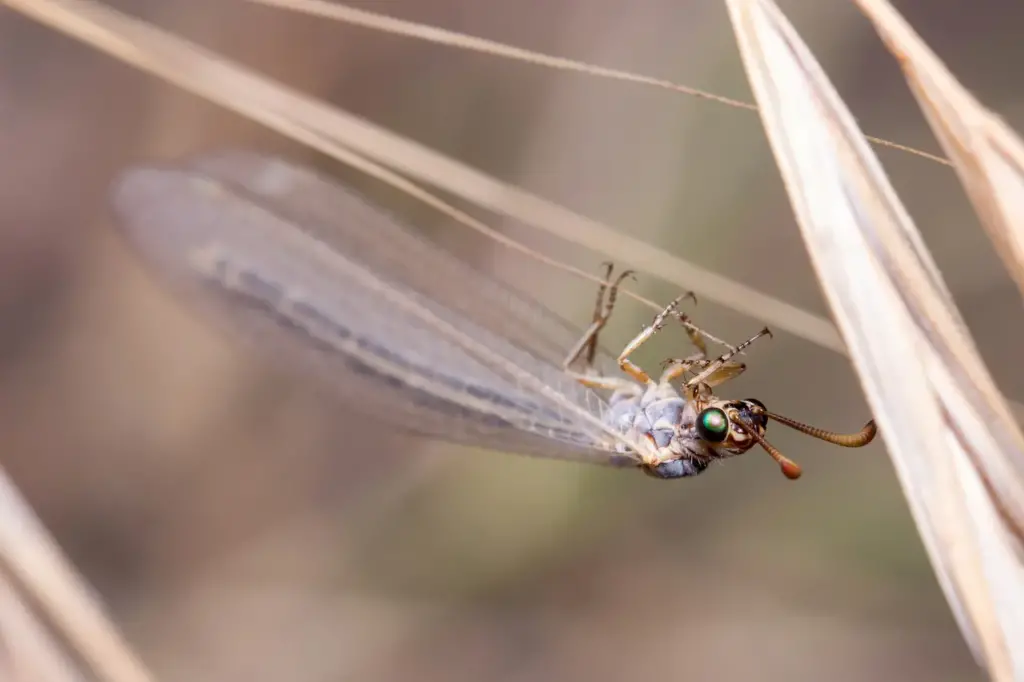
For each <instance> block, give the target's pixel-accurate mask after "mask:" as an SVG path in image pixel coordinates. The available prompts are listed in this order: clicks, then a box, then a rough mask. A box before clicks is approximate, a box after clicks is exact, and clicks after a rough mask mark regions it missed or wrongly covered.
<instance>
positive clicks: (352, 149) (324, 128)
mask: <svg viewBox="0 0 1024 682" xmlns="http://www.w3.org/2000/svg"><path fill="white" fill-rule="evenodd" d="M2 1H3V3H4V4H6V5H8V6H9V7H12V8H14V9H16V10H18V11H20V12H22V13H24V14H26V15H27V16H31V17H33V18H34V19H36V20H38V21H40V22H41V23H43V24H45V25H47V26H50V27H51V28H53V29H56V30H58V31H61V32H63V33H66V34H68V35H71V36H74V37H75V38H77V39H79V40H82V41H83V42H85V43H87V44H89V45H91V46H92V47H94V48H96V49H98V50H100V51H102V52H105V53H107V54H110V55H113V56H114V57H116V58H118V59H120V60H122V61H124V62H126V63H128V64H131V65H133V66H135V67H136V68H139V69H141V70H143V71H146V72H149V73H152V74H154V75H157V76H159V77H160V78H163V79H165V80H167V81H168V82H170V83H173V84H175V85H177V86H178V87H181V88H183V89H185V90H187V91H189V92H192V93H194V94H196V95H199V96H200V97H203V98H205V99H207V100H209V101H211V102H214V103H216V104H218V105H220V106H223V107H225V108H226V109H229V110H231V111H235V112H237V113H239V114H240V115H242V116H245V117H246V118H248V119H250V120H252V121H255V122H258V123H261V124H263V125H265V126H267V127H268V128H270V129H272V130H275V131H277V132H279V133H281V134H282V135H285V136H287V137H289V138H291V139H292V140H294V141H296V142H299V143H301V144H305V145H307V146H309V147H311V148H313V149H316V150H317V151H320V152H322V153H324V154H326V155H328V156H330V157H332V158H334V159H337V160H338V161H341V162H342V163H346V164H350V165H354V166H356V167H358V168H360V170H363V171H365V172H368V173H371V174H373V175H375V177H378V178H380V179H383V180H385V181H386V182H391V180H389V179H388V177H385V176H386V174H385V173H380V172H375V171H374V170H373V169H374V168H378V169H379V168H380V167H381V166H386V167H388V168H390V169H393V170H395V171H398V172H400V173H403V174H404V175H406V176H410V177H412V178H415V179H417V180H419V181H421V182H424V183H427V184H430V185H432V186H434V187H437V188H440V189H442V190H444V191H446V192H450V193H451V194H453V195H455V196H459V197H461V198H463V199H465V200H467V201H469V202H471V203H474V204H476V205H478V206H481V207H483V208H485V209H488V210H492V211H495V212H498V213H502V214H504V215H507V216H509V217H511V218H513V219H515V220H518V221H521V222H523V223H525V224H527V225H530V226H533V227H537V228H540V229H543V230H546V231H548V232H550V233H551V234H554V235H556V236H557V237H559V238H561V239H564V240H566V241H568V242H571V243H575V244H578V245H580V246H583V247H586V248H588V249H591V250H593V251H595V252H597V253H601V254H605V255H607V256H610V257H611V258H612V259H614V260H615V261H616V262H617V263H620V264H623V265H629V266H632V267H633V268H634V269H636V270H639V271H641V272H646V273H648V274H651V275H655V276H657V277H660V278H662V279H664V280H665V281H667V282H671V283H673V284H675V285H677V286H678V287H679V288H680V289H681V290H683V291H691V290H692V291H694V292H695V293H696V294H697V295H698V296H700V297H701V298H702V299H707V300H711V301H715V302H718V303H721V304H723V305H726V306H728V307H730V308H732V309H733V310H736V311H738V312H741V313H744V314H746V315H749V316H750V317H753V318H755V319H759V320H763V321H765V322H767V323H768V324H770V325H772V326H773V327H774V328H776V329H781V330H786V331H789V332H790V333H792V334H795V335H797V336H799V337H801V338H804V339H807V340H809V341H811V342H813V343H816V344H818V345H820V346H823V347H825V348H830V349H832V350H835V351H839V352H842V342H841V341H840V339H839V336H838V334H836V331H835V328H834V327H833V326H832V324H831V323H830V322H829V321H828V320H826V319H823V318H821V317H818V316H816V315H813V314H811V313H808V312H807V311H805V310H802V309H800V308H798V307H796V306H794V305H791V304H789V303H786V302H785V301H781V300H779V299H777V298H774V297H772V296H769V295H767V294H765V293H764V292H762V291H759V290H757V289H753V288H751V287H747V286H744V285H742V284H740V283H738V282H735V281H733V280H731V279H729V278H728V277H723V276H722V275H719V274H717V273H715V272H712V271H711V270H708V269H707V268H703V267H701V266H699V265H697V264H695V263H692V262H690V261H686V260H683V259H682V258H679V257H677V256H674V255H672V254H670V253H668V252H666V251H665V250H664V249H661V248H659V247H657V246H655V245H653V244H648V243H646V242H644V241H642V240H639V239H634V238H633V237H630V236H629V235H627V234H623V233H621V232H618V231H616V230H614V229H612V228H610V227H608V226H606V225H603V224H601V223H599V222H597V221H595V220H591V219H589V218H586V217H584V216H581V215H579V214H577V213H574V212H573V211H570V210H569V209H567V208H565V207H563V206H560V205H558V204H556V203H554V202H551V201H548V200H546V199H543V198H541V197H539V196H537V195H535V194H531V193H529V192H526V191H524V190H522V189H520V188H518V187H516V186H515V185H512V184H510V183H507V182H503V181H501V180H499V179H497V178H494V177H491V176H489V175H487V174H485V173H482V172H480V171H478V170H476V169H475V168H471V167H470V166H467V165H466V164H463V163H461V162H459V161H457V160H455V159H453V158H451V157H447V156H444V155H443V154H439V153H437V152H435V151H434V150H432V149H430V148H428V147H426V146H424V145H421V144H418V143H416V142H413V141H412V140H409V139H407V138H404V137H402V136H400V135H397V134H395V133H393V132H391V131H389V130H387V129H385V128H382V127H381V126H378V125H375V124H373V123H370V122H369V121H365V120H363V119H361V118H359V117H357V116H354V115H352V114H350V113H348V112H346V111H344V110H343V109H340V108H338V107H332V106H330V105H328V104H326V103H324V102H321V101H318V100H316V99H315V98H312V97H309V96H307V95H304V94H302V93H300V92H298V91H296V90H294V89H293V88H289V87H287V86H285V85H283V84H281V83H278V82H275V81H274V80H272V79H269V78H266V77H264V76H262V75H260V74H257V73H255V72H253V71H252V70H249V69H246V68H245V67H243V66H241V65H240V64H237V63H234V62H232V61H230V60H228V59H225V58H224V57H222V56H221V55H218V54H216V53H214V52H211V51H209V50H205V49H203V48H200V47H199V46H197V45H195V44H192V43H189V42H188V41H185V40H183V39H181V38H179V37H177V36H175V35H173V34H171V33H168V32H167V31H163V30H161V29H159V28H157V27H156V26H153V25H151V24H147V23H146V22H143V21H140V20H138V19H135V18H133V17H130V16H128V15H125V14H123V13H121V12H118V11H116V10H114V9H113V8H111V7H108V6H106V5H102V4H99V3H95V2H90V1H89V0H2ZM384 170H386V169H384ZM438 201H440V200H438ZM453 210H454V209H453Z"/></svg>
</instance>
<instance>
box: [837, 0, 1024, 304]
mask: <svg viewBox="0 0 1024 682" xmlns="http://www.w3.org/2000/svg"><path fill="white" fill-rule="evenodd" d="M857 4H858V5H859V6H860V8H861V10H862V11H863V12H864V14H865V15H867V17H868V18H869V19H871V20H872V21H873V22H874V24H875V28H876V29H877V30H878V32H879V35H880V36H881V37H882V39H883V40H884V41H885V43H886V45H887V46H888V47H889V50H890V51H891V52H892V53H893V55H894V56H895V57H896V59H897V60H898V61H899V63H900V66H901V67H903V72H904V75H905V76H906V78H907V83H908V84H909V85H910V88H911V91H912V92H913V93H914V96H915V97H916V98H917V101H918V104H920V105H921V110H922V111H923V112H924V114H925V116H926V117H927V119H928V122H929V124H931V127H932V130H933V131H934V132H935V135H936V137H938V139H939V142H940V144H942V147H943V149H945V150H946V153H947V154H948V155H949V158H950V159H951V160H952V162H953V164H954V167H955V168H956V172H957V173H958V174H959V176H960V181H961V182H962V183H963V185H964V188H965V189H966V190H967V195H968V197H969V198H970V200H971V202H972V203H973V204H974V209H975V211H977V213H978V216H979V217H980V218H981V224H982V226H983V227H984V228H985V229H986V230H987V233H988V236H989V238H990V239H992V241H993V242H994V243H995V246H996V251H997V252H998V253H999V255H1000V256H1002V258H1003V260H1004V261H1005V263H1006V268H1007V270H1009V271H1010V275H1011V276H1012V277H1013V278H1014V280H1015V281H1016V282H1017V287H1018V288H1019V289H1020V290H1021V291H1022V292H1024V144H1022V143H1021V139H1020V137H1018V136H1017V134H1016V133H1015V132H1014V131H1013V130H1011V129H1010V128H1009V127H1008V126H1007V125H1006V124H1005V123H1003V121H1001V120H1000V119H999V117H998V116H996V114H994V113H993V112H991V111H989V110H988V109H986V108H985V107H984V106H982V105H981V103H979V102H978V101H977V100H976V99H975V98H974V96H972V95H971V93H970V92H968V90H967V89H966V88H964V87H963V86H961V85H960V83H959V82H957V80H956V78H955V77H954V76H953V74H951V73H950V72H949V70H948V69H947V68H946V67H945V65H944V64H943V63H942V61H941V60H940V59H939V58H938V57H937V56H936V55H935V53H934V52H932V51H931V50H930V49H929V48H928V46H927V45H926V44H925V42H924V41H923V40H922V39H921V37H920V36H919V35H917V33H915V32H914V29H913V28H911V27H910V25H909V24H908V23H907V22H906V21H905V20H904V19H903V17H901V16H900V15H899V14H898V13H897V12H896V10H895V9H893V8H892V6H891V5H890V4H889V3H888V2H887V1H886V0H858V2H857Z"/></svg>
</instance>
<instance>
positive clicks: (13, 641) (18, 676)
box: [0, 572, 84, 682]
mask: <svg viewBox="0 0 1024 682" xmlns="http://www.w3.org/2000/svg"><path fill="white" fill-rule="evenodd" d="M0 680H10V682H29V681H30V680H47V682H83V680H84V678H83V677H82V675H81V674H80V673H79V672H78V670H77V669H76V668H75V664H74V663H73V662H72V661H71V660H70V658H69V657H68V656H67V655H66V654H65V652H64V651H63V650H62V649H61V647H60V644H59V643H58V642H57V641H56V640H55V639H54V637H53V634H52V633H51V632H50V631H49V630H47V628H46V626H45V625H44V624H43V623H42V622H40V620H39V618H38V617H37V616H36V614H35V613H34V612H33V611H32V609H31V608H30V607H29V605H28V604H27V603H26V600H25V598H24V595H22V594H20V593H19V592H18V591H17V590H16V589H15V586H14V585H12V584H11V583H10V581H8V580H7V579H6V575H4V573H3V572H0Z"/></svg>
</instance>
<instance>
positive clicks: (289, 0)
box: [245, 0, 950, 166]
mask: <svg viewBox="0 0 1024 682" xmlns="http://www.w3.org/2000/svg"><path fill="white" fill-rule="evenodd" d="M245 1H246V2H251V3H253V4H256V5H267V6H269V7H277V8H280V9H285V10H289V11H292V12H299V13H301V14H308V15H311V16H316V17H322V18H324V19H330V20H332V21H341V22H344V23H347V24H352V25H355V26H362V27H364V28H369V29H372V30H375V31H381V32H383V33H390V34H392V35H401V36H405V37H407V38H415V39H417V40H425V41H427V42H431V43H435V44H437V45H447V46H448V47H454V48H457V49H460V50H471V51H473V52H480V53H482V54H487V55H491V56H493V57H501V58H504V59H514V60H517V61H521V62H526V63H529V64H535V65H537V66H543V67H546V68H549V69H559V70H562V71H574V72H576V73H582V74H586V75H588V76H596V77H598V78H607V79H610V80H619V81H625V82H627V83H634V84H636V85H643V86H647V87H654V88H660V89H662V90H670V91H673V92H677V93H679V94H682V95H689V96H690V97H698V98H700V99H706V100H710V101H712V102H715V103H717V104H724V105H725V106H729V107H733V108H736V109H746V110H748V111H757V106H756V105H754V104H751V103H750V102H743V101H741V100H738V99H733V98H732V97H725V96H723V95H716V94H715V93H713V92H708V91H706V90H700V89H698V88H691V87H689V86H687V85H682V84H681V83H675V82H673V81H670V80H666V79H664V78H652V77H650V76H645V75H643V74H638V73H631V72H629V71H623V70H622V69H609V68H607V67H603V66H597V65H595V64H588V63H586V62H580V61H577V60H574V59H566V58H565V57H558V56H555V55H550V54H544V53H542V52H537V51H535V50H525V49H523V48H521V47H515V46H514V45H506V44H504V43H499V42H497V41H494V40H486V39H484V38H479V37H477V36H471V35H467V34H465V33H459V32H457V31H449V30H446V29H443V28H438V27H436V26H428V25H427V24H422V23H417V22H414V21H403V20H401V19H396V18H395V17H391V16H387V15H385V14H380V13H379V12H369V11H367V10H363V9H358V8H356V7H349V6H348V5H343V4H341V3H338V2H326V1H325V0H245ZM868 139H869V140H871V142H873V143H874V144H877V145H879V146H880V147H888V148H890V149H895V150H897V151H901V152H906V153H907V154H913V155H914V156H920V157H921V158H924V159H927V160H929V161H934V162H935V163H940V164H943V165H946V166H948V165H950V163H949V161H948V160H946V159H944V158H942V157H941V156H936V155H935V154H929V153H928V152H926V151H923V150H920V149H915V148H914V147H908V146H907V145H902V144H899V143H897V142H893V141H891V140H885V139H882V138H879V137H870V136H868Z"/></svg>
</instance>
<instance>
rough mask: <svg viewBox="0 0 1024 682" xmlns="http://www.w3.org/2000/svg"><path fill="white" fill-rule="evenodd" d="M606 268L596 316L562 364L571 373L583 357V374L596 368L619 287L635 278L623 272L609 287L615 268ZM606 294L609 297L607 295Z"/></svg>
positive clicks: (627, 271) (609, 266)
mask: <svg viewBox="0 0 1024 682" xmlns="http://www.w3.org/2000/svg"><path fill="white" fill-rule="evenodd" d="M604 266H605V273H604V279H605V281H604V282H603V283H602V284H601V285H600V286H599V287H598V288H597V300H596V301H595V302H594V314H593V317H592V318H591V323H590V326H589V327H588V328H587V331H586V332H584V334H583V337H582V338H580V340H579V341H577V342H576V345H575V346H573V348H572V350H571V351H569V355H568V356H566V358H565V360H564V361H563V362H562V368H563V369H565V370H566V371H569V367H570V366H571V365H572V364H573V363H574V362H576V361H577V360H579V359H580V357H581V356H582V357H583V358H584V364H583V374H584V375H587V374H588V373H589V372H590V370H591V368H592V367H593V366H594V358H595V357H596V355H597V337H598V335H599V334H600V333H601V330H602V329H604V326H605V325H606V324H608V320H609V319H610V318H611V316H612V310H613V309H614V308H615V299H616V297H617V296H618V293H619V286H620V285H621V284H622V282H623V280H625V279H626V278H627V277H632V276H633V271H632V270H623V271H622V272H621V273H619V276H618V277H617V278H616V279H615V281H614V282H611V284H610V285H609V281H610V280H611V276H612V271H613V270H614V269H615V266H614V265H613V264H612V263H605V264H604ZM606 293H607V296H606V295H605V294H606ZM570 373H572V374H575V373H573V372H570Z"/></svg>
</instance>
